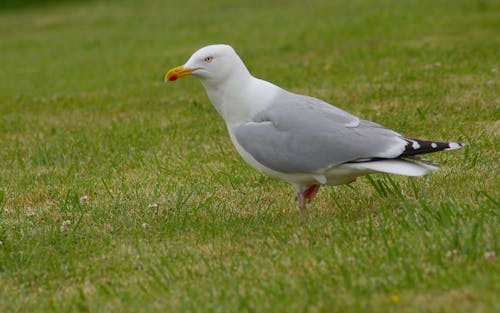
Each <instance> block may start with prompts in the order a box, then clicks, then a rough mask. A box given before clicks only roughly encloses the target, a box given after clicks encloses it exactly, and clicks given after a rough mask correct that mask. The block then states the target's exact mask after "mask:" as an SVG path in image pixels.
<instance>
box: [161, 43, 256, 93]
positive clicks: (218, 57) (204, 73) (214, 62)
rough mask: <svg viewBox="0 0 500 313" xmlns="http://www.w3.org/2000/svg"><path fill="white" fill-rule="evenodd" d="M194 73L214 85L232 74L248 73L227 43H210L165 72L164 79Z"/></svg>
mask: <svg viewBox="0 0 500 313" xmlns="http://www.w3.org/2000/svg"><path fill="white" fill-rule="evenodd" d="M190 74H191V75H194V76H197V77H198V78H200V79H201V81H202V82H203V83H204V85H205V84H210V85H214V84H215V85H216V84H221V83H223V82H225V81H227V80H229V79H230V78H231V77H233V76H235V75H236V76H237V77H239V78H241V77H244V76H242V75H250V74H249V72H248V70H247V68H246V67H245V64H243V61H242V60H241V59H240V57H239V56H238V55H237V54H236V52H235V51H234V49H233V48H232V47H231V46H228V45H210V46H206V47H203V48H201V49H199V50H198V51H196V52H195V53H193V55H192V56H191V57H190V58H189V60H188V61H187V62H186V63H185V64H184V65H181V66H177V67H175V68H173V69H171V70H169V71H168V72H167V74H166V75H165V80H168V81H174V80H177V79H178V78H180V77H182V76H186V75H190Z"/></svg>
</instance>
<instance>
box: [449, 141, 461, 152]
mask: <svg viewBox="0 0 500 313" xmlns="http://www.w3.org/2000/svg"><path fill="white" fill-rule="evenodd" d="M463 146H465V144H464V143H461V142H448V148H446V149H444V150H446V151H448V150H456V149H460V148H462V147H463Z"/></svg>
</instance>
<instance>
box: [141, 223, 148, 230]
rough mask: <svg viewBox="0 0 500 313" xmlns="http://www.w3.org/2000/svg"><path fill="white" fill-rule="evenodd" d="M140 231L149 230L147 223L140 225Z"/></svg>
mask: <svg viewBox="0 0 500 313" xmlns="http://www.w3.org/2000/svg"><path fill="white" fill-rule="evenodd" d="M141 226H142V229H148V228H149V224H148V223H142V225H141Z"/></svg>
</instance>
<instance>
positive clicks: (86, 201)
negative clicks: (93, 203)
mask: <svg viewBox="0 0 500 313" xmlns="http://www.w3.org/2000/svg"><path fill="white" fill-rule="evenodd" d="M89 201H90V198H89V196H87V195H84V196H81V197H80V204H81V205H86V204H89Z"/></svg>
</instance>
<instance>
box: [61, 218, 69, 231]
mask: <svg viewBox="0 0 500 313" xmlns="http://www.w3.org/2000/svg"><path fill="white" fill-rule="evenodd" d="M69 225H71V221H70V220H65V221H63V222H62V223H61V231H64V230H66V228H67V227H68V226H69Z"/></svg>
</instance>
